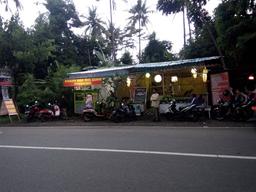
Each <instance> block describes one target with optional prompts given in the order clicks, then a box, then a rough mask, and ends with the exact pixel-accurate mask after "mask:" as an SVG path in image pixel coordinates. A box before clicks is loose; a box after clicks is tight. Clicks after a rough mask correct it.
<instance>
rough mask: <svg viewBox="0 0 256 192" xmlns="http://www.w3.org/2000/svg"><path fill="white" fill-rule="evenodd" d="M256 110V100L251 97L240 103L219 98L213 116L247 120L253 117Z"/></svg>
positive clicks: (221, 118)
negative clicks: (227, 101) (226, 101)
mask: <svg viewBox="0 0 256 192" xmlns="http://www.w3.org/2000/svg"><path fill="white" fill-rule="evenodd" d="M255 111H256V102H255V100H254V99H249V100H248V101H247V102H246V103H241V104H240V105H235V104H234V103H225V102H223V101H222V100H219V101H218V104H217V105H215V106H213V109H212V116H213V118H214V119H216V120H224V119H230V120H234V121H247V120H248V119H250V118H251V117H253V114H254V112H255Z"/></svg>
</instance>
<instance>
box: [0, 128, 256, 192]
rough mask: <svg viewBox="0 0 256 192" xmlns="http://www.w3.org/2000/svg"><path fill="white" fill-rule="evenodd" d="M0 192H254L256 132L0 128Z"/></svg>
mask: <svg viewBox="0 0 256 192" xmlns="http://www.w3.org/2000/svg"><path fill="white" fill-rule="evenodd" d="M0 191H1V192H85V191H88V192H127V191H132V192H134V191H138V192H153V191H155V192H162V191H166V192H172V191H178V192H190V191H196V192H198V191H207V192H216V191H218V192H220V191H225V192H226V191H232V192H237V191H241V192H249V191H251V192H255V191H256V129H255V128H202V127H201V128H196V127H194V128H182V127H179V128H167V127H161V126H151V127H144V126H132V127H131V126H129V127H128V126H121V127H119V126H114V127H110V126H109V127H107V128H106V127H101V126H92V127H32V126H31V127H29V128H25V127H0Z"/></svg>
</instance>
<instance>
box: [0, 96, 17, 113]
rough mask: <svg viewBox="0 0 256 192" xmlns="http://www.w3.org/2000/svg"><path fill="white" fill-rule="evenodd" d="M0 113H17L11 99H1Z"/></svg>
mask: <svg viewBox="0 0 256 192" xmlns="http://www.w3.org/2000/svg"><path fill="white" fill-rule="evenodd" d="M0 115H18V112H17V110H16V107H15V105H14V103H13V100H12V99H7V100H3V101H2V105H1V109H0Z"/></svg>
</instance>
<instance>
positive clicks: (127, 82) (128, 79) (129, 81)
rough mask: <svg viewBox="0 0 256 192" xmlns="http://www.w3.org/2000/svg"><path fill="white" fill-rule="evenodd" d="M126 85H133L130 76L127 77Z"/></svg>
mask: <svg viewBox="0 0 256 192" xmlns="http://www.w3.org/2000/svg"><path fill="white" fill-rule="evenodd" d="M126 85H127V87H130V86H131V78H130V77H129V76H128V77H127V79H126Z"/></svg>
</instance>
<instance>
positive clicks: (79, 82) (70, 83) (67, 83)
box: [64, 78, 102, 87]
mask: <svg viewBox="0 0 256 192" xmlns="http://www.w3.org/2000/svg"><path fill="white" fill-rule="evenodd" d="M101 83H102V79H101V78H93V79H65V80H64V87H79V86H91V85H100V84H101Z"/></svg>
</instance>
